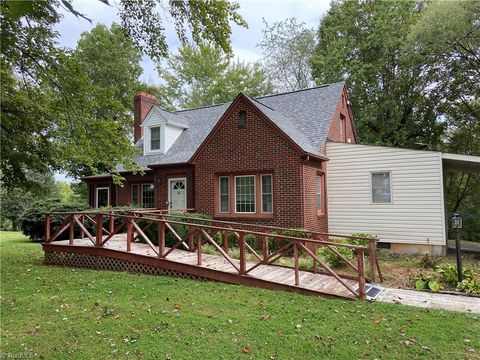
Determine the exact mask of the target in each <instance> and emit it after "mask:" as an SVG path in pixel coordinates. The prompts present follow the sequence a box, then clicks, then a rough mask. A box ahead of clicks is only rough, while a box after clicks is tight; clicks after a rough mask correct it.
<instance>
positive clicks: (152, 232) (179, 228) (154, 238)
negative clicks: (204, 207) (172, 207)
mask: <svg viewBox="0 0 480 360" xmlns="http://www.w3.org/2000/svg"><path fill="white" fill-rule="evenodd" d="M170 215H174V216H168V215H166V216H165V219H168V220H171V221H177V222H188V223H194V224H200V225H209V224H210V220H211V217H210V216H208V215H204V214H199V213H187V214H185V213H171V214H170ZM177 216H183V217H192V218H195V220H192V219H185V220H182V219H181V218H178V217H177ZM145 218H146V219H148V216H146V217H145ZM146 219H143V220H142V219H139V220H137V224H138V225H139V226H140V227H141V228H144V227H145V226H147V225H148V224H149V221H148V220H146ZM197 219H198V220H197ZM170 226H171V227H172V229H173V230H174V231H175V232H176V233H177V234H178V235H179V236H180V237H181V238H184V237H185V236H187V234H188V226H187V225H181V224H170ZM145 235H147V236H148V237H149V239H150V241H151V242H152V243H153V244H154V245H156V246H158V228H157V226H153V225H152V226H150V227H149V228H148V229H147V230H146V231H145ZM138 241H139V242H142V243H145V240H144V239H143V238H142V237H139V238H138ZM177 242H178V239H177V237H176V236H175V235H174V234H173V232H172V231H171V230H170V229H168V228H167V229H166V230H165V246H167V247H172V246H174V245H175V244H176V243H177Z"/></svg>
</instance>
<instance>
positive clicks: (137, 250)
mask: <svg viewBox="0 0 480 360" xmlns="http://www.w3.org/2000/svg"><path fill="white" fill-rule="evenodd" d="M56 244H58V245H68V244H69V242H68V240H64V241H55V242H52V243H51V245H56ZM72 246H73V247H93V246H94V245H93V244H92V242H91V241H90V240H89V239H88V238H84V239H75V240H74V242H73V245H72ZM103 248H106V249H109V250H116V251H122V252H127V246H126V234H117V235H114V236H113V237H112V238H111V239H110V240H109V241H108V242H107V243H105V244H104V245H103ZM156 250H157V251H158V248H157V249H156ZM168 250H169V248H166V250H165V251H168ZM130 253H132V254H136V255H142V256H148V257H154V258H158V255H157V254H156V253H155V251H153V249H151V248H150V246H149V245H148V244H144V243H140V242H133V243H132V244H131V251H130ZM164 260H168V261H171V262H176V263H181V264H187V265H194V266H197V253H196V252H189V251H186V250H184V249H183V248H177V249H175V250H173V251H172V252H171V253H170V254H169V255H168V256H167V257H166V258H165V259H164ZM232 261H233V262H234V264H235V265H236V266H237V267H240V262H239V260H236V259H232ZM139 262H141V259H140V260H139ZM253 265H255V262H252V261H247V269H249V268H250V267H251V266H253ZM199 267H200V268H206V269H211V270H215V271H218V272H223V273H228V274H237V273H238V272H237V270H236V269H235V268H234V267H233V266H232V265H231V264H230V263H229V262H228V261H227V260H226V259H225V258H224V257H223V256H221V255H211V254H202V265H200V266H199ZM238 276H240V275H238ZM244 276H245V275H244ZM246 277H249V278H254V279H260V280H263V281H268V282H271V283H276V284H282V285H287V286H291V287H295V273H294V270H293V269H292V268H287V267H282V266H277V265H260V266H258V267H257V268H255V269H254V270H252V271H251V272H249V273H248V274H247V275H246ZM299 278H300V284H299V286H298V287H297V288H302V289H308V290H311V291H315V292H318V293H319V294H327V295H335V296H341V297H348V298H352V297H353V296H352V294H351V293H350V292H349V290H348V289H347V288H345V287H344V286H343V285H341V284H340V283H339V282H338V281H337V280H336V279H335V278H334V277H333V276H329V275H325V274H315V273H312V272H310V271H302V270H300V272H299ZM343 280H344V281H345V283H347V284H348V285H349V286H350V287H352V288H353V289H355V288H356V287H357V284H358V283H357V282H356V281H354V280H350V279H346V278H343Z"/></svg>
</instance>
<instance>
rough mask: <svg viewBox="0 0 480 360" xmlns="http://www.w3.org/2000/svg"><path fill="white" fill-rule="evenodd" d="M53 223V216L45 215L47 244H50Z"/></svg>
mask: <svg viewBox="0 0 480 360" xmlns="http://www.w3.org/2000/svg"><path fill="white" fill-rule="evenodd" d="M51 221H52V216H51V215H50V214H49V213H46V214H45V242H46V243H49V242H50V223H51Z"/></svg>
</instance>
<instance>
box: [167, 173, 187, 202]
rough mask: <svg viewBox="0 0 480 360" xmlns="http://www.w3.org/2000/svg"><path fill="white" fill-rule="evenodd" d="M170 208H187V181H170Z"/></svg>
mask: <svg viewBox="0 0 480 360" xmlns="http://www.w3.org/2000/svg"><path fill="white" fill-rule="evenodd" d="M168 208H169V209H186V208H187V179H186V178H175V179H168Z"/></svg>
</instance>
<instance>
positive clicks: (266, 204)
mask: <svg viewBox="0 0 480 360" xmlns="http://www.w3.org/2000/svg"><path fill="white" fill-rule="evenodd" d="M261 178H262V213H272V212H273V206H272V203H273V193H272V188H273V186H272V175H271V174H268V175H262V176H261Z"/></svg>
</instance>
